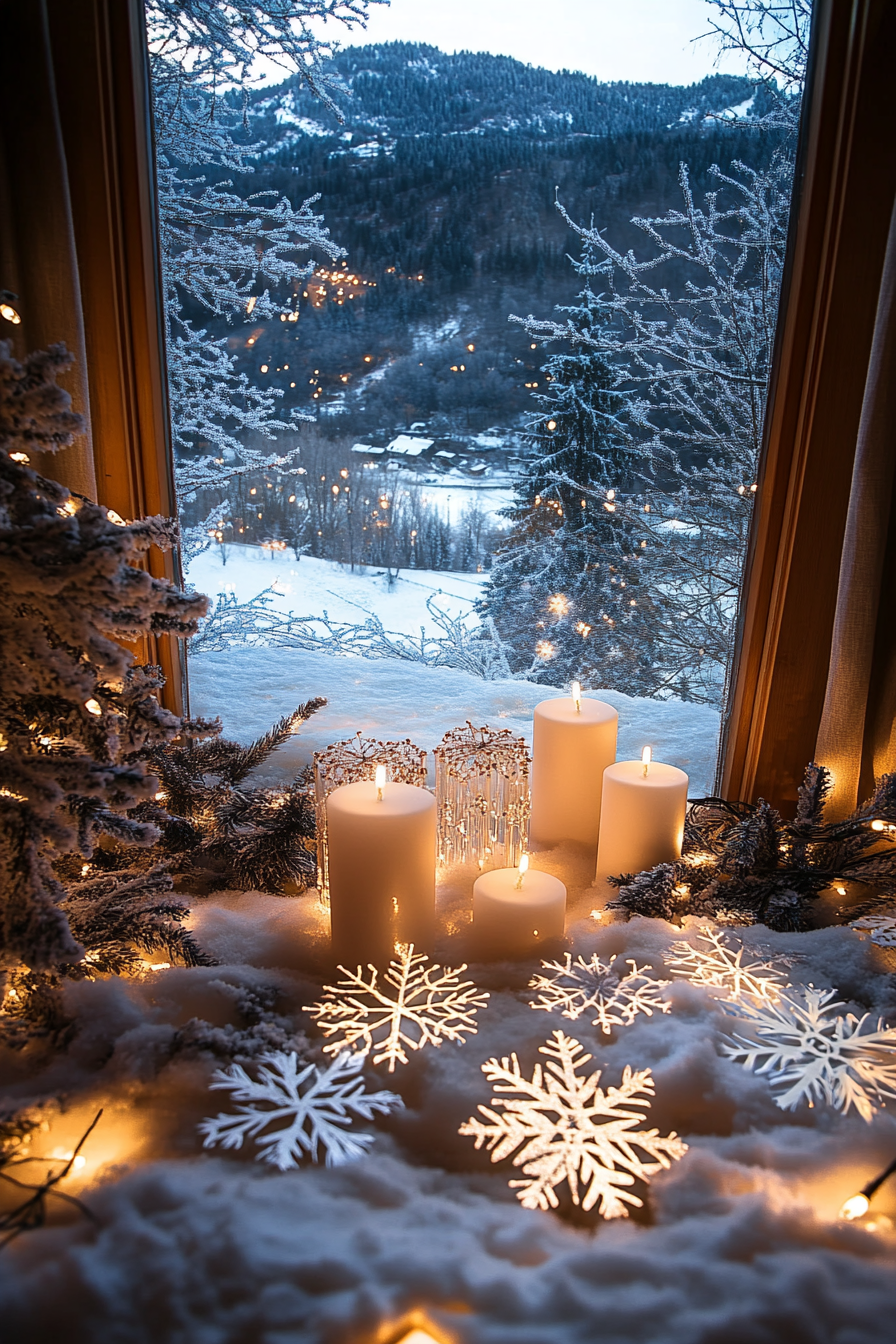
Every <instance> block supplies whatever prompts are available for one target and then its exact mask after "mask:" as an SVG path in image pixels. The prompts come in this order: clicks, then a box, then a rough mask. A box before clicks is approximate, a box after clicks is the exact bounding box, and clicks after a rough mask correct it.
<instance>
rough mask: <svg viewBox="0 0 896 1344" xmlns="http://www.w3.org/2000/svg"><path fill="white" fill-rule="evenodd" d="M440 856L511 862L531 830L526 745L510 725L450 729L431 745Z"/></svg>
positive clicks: (516, 860)
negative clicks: (516, 735) (434, 745)
mask: <svg viewBox="0 0 896 1344" xmlns="http://www.w3.org/2000/svg"><path fill="white" fill-rule="evenodd" d="M433 755H434V756H435V758H436V805H437V808H438V826H439V861H440V862H441V863H444V864H449V863H476V864H478V865H479V867H480V868H485V867H492V866H493V865H497V866H498V867H515V866H516V865H517V864H518V863H519V860H520V856H521V854H522V853H523V851H524V850H525V848H526V842H527V839H528V832H529V765H530V757H529V749H528V747H527V746H526V743H525V741H524V739H523V738H521V737H514V736H513V734H512V733H511V731H510V729H509V728H500V729H495V728H489V727H488V726H486V727H484V728H474V727H473V725H472V723H470V722H469V721H468V722H467V724H466V726H465V727H463V728H452V730H451V731H450V732H449V733H446V734H445V736H444V737H443V738H442V740H441V742H440V743H439V745H438V746H437V747H436V748H435V749H434V751H433Z"/></svg>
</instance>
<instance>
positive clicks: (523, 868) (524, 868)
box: [515, 854, 529, 891]
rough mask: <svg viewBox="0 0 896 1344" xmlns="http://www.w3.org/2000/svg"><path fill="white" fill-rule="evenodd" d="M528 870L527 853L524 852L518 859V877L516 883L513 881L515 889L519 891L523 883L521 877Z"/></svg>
mask: <svg viewBox="0 0 896 1344" xmlns="http://www.w3.org/2000/svg"><path fill="white" fill-rule="evenodd" d="M528 871H529V855H528V854H524V855H523V856H522V858H521V859H520V862H519V867H518V869H517V872H518V873H519V877H518V878H517V880H516V883H515V887H516V890H517V891H519V890H520V888H521V887H522V885H523V878H524V877H525V876H526V873H527V872H528Z"/></svg>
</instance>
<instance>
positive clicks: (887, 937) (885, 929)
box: [849, 915, 896, 947]
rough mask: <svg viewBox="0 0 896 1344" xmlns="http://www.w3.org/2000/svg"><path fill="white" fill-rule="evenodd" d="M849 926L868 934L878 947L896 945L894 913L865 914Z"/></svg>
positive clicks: (858, 931)
mask: <svg viewBox="0 0 896 1344" xmlns="http://www.w3.org/2000/svg"><path fill="white" fill-rule="evenodd" d="M849 927H850V928H851V929H855V930H856V932H857V933H861V934H867V935H868V936H869V937H870V939H871V941H872V943H875V944H876V945H877V946H878V947H896V919H894V918H893V916H892V915H863V916H862V918H861V919H854V920H853V921H852V923H851V924H850V926H849Z"/></svg>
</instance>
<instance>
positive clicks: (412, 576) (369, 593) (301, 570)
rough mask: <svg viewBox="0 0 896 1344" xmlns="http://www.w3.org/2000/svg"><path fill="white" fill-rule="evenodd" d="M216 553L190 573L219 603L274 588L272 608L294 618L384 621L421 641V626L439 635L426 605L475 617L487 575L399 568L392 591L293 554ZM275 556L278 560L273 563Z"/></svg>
mask: <svg viewBox="0 0 896 1344" xmlns="http://www.w3.org/2000/svg"><path fill="white" fill-rule="evenodd" d="M226 551H227V559H226V563H222V556H221V547H219V546H212V547H211V548H210V549H209V550H207V551H205V552H204V553H203V554H202V555H200V556H197V558H196V559H195V560H193V562H192V563H191V565H190V566H189V569H188V571H187V580H188V582H189V583H190V584H191V585H192V586H193V587H194V588H195V589H196V590H197V592H200V593H208V595H209V596H210V597H215V596H216V595H217V594H218V593H221V592H230V593H234V594H235V595H236V597H237V598H238V599H239V601H241V602H244V601H246V600H247V599H248V598H250V597H255V595H256V594H257V593H260V592H262V591H263V589H265V588H269V587H274V588H275V590H276V591H275V594H274V596H273V606H274V607H275V609H276V610H278V611H283V612H293V613H295V615H297V616H319V615H321V614H322V613H323V612H324V611H326V612H327V613H328V615H329V616H330V617H332V619H333V620H336V621H356V622H358V624H360V623H361V622H362V621H364V620H365V619H366V617H367V616H368V615H375V616H378V617H379V618H380V620H381V621H382V623H383V625H384V627H385V628H386V629H387V630H392V631H396V632H398V633H401V634H408V635H416V634H418V633H419V630H420V627H421V626H424V627H425V628H426V629H427V631H429V632H432V633H436V627H435V626H434V625H433V621H432V617H431V616H430V614H429V612H428V611H427V609H426V600H427V598H429V597H434V598H436V600H437V602H438V605H439V607H441V608H442V610H444V611H448V612H450V613H451V615H452V616H461V615H463V614H464V613H466V612H470V611H472V608H473V603H474V602H475V600H476V598H477V597H478V595H479V590H480V588H481V586H482V582H483V576H482V575H479V574H452V573H449V572H447V571H444V570H428V569H402V570H400V571H399V576H398V578H397V579H395V580H394V581H393V583H392V585H391V587H390V585H389V580H388V577H387V575H386V572H385V570H383V569H381V568H377V567H376V566H370V567H364V566H360V565H359V566H356V567H355V570H354V572H353V571H352V570H351V569H350V568H349V566H348V565H340V564H337V563H336V562H335V561H332V560H315V559H313V558H312V557H310V556H303V557H302V559H301V560H296V558H295V556H294V555H293V554H292V552H290V551H281V552H277V551H275V552H270V551H263V550H262V549H261V547H259V546H227V547H226ZM272 556H273V558H272Z"/></svg>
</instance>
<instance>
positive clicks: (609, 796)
mask: <svg viewBox="0 0 896 1344" xmlns="http://www.w3.org/2000/svg"><path fill="white" fill-rule="evenodd" d="M649 753H650V748H649V747H645V749H644V755H643V756H642V758H641V760H640V761H617V763H616V764H615V765H611V766H609V767H608V769H606V770H605V771H604V787H603V798H602V801H601V818H600V840H599V841H598V846H597V875H596V878H595V885H603V886H604V887H606V890H607V893H608V894H609V893H610V892H611V891H612V888H611V887H610V886H609V885H608V884H607V881H606V879H607V878H608V877H617V876H619V874H621V873H641V872H643V871H644V870H645V869H647V868H653V867H655V866H656V864H658V863H671V862H673V861H674V860H675V859H678V858H680V857H681V842H682V839H683V837H684V818H685V812H686V811H687V802H688V777H687V775H686V774H685V772H684V771H683V770H679V769H678V767H677V766H675V765H664V764H663V763H662V762H660V761H651V759H650V754H649Z"/></svg>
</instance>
